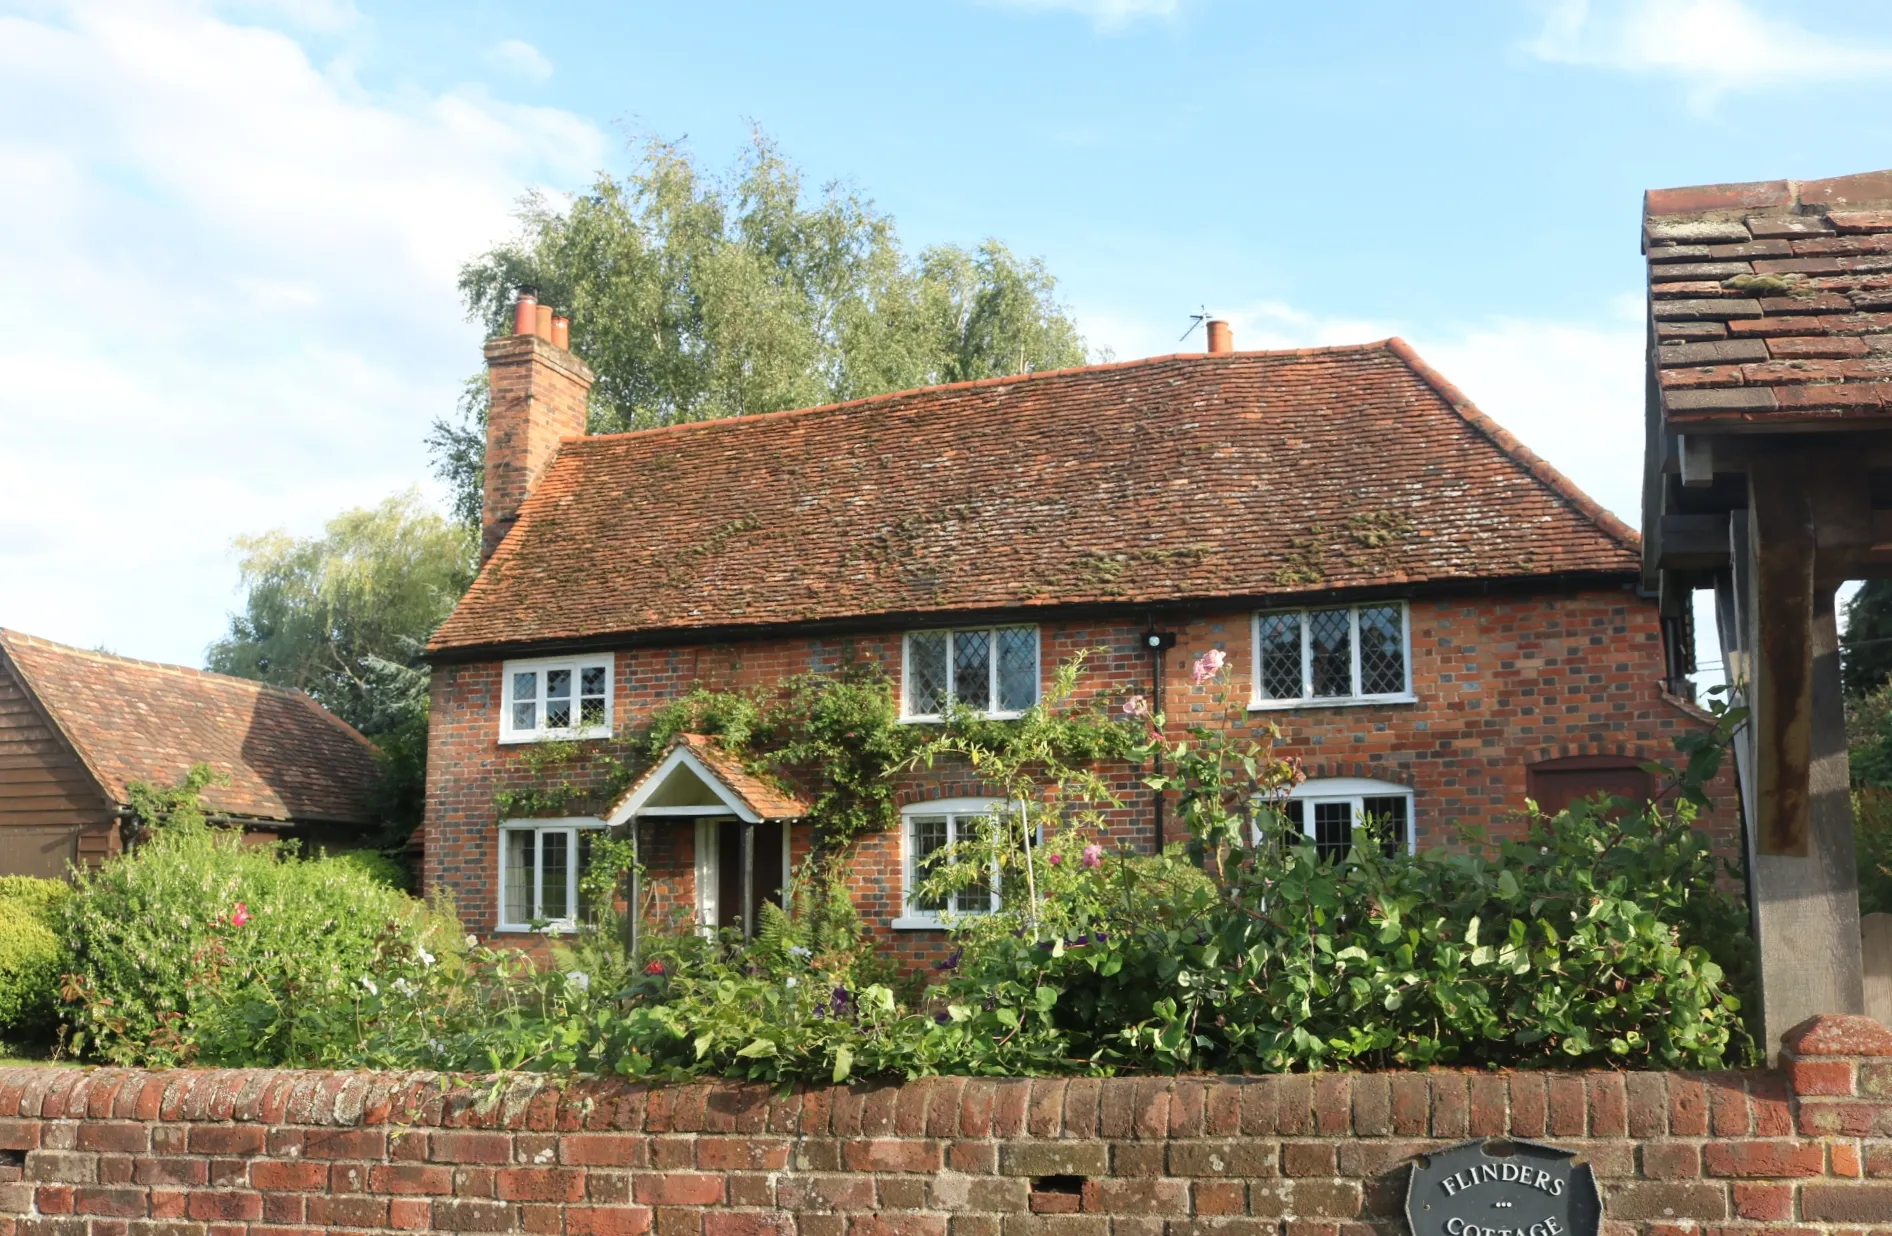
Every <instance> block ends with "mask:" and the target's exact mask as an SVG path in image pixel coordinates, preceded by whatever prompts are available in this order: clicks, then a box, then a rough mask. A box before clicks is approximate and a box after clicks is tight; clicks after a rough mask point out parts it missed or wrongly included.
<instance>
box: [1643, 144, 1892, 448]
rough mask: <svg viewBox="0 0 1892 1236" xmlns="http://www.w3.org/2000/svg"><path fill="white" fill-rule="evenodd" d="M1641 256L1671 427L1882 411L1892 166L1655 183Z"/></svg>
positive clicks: (1885, 405)
mask: <svg viewBox="0 0 1892 1236" xmlns="http://www.w3.org/2000/svg"><path fill="white" fill-rule="evenodd" d="M1643 252H1644V253H1645V254H1646V255H1647V256H1648V259H1649V297H1650V299H1649V305H1650V314H1651V316H1652V319H1653V326H1652V338H1653V340H1654V343H1653V345H1652V348H1651V355H1650V361H1651V363H1652V365H1653V366H1654V368H1655V371H1656V373H1657V375H1658V384H1659V388H1660V390H1661V392H1662V405H1663V411H1664V413H1665V414H1666V416H1667V418H1668V420H1669V422H1670V423H1671V424H1672V425H1674V426H1675V427H1677V428H1683V427H1686V426H1689V425H1714V426H1716V427H1718V428H1727V429H1769V428H1776V427H1779V426H1781V425H1785V424H1802V425H1804V424H1807V423H1809V422H1812V421H1818V422H1834V421H1884V420H1885V419H1886V418H1887V417H1889V416H1892V171H1886V172H1867V173H1865V174H1863V175H1858V176H1842V177H1838V178H1837V179H1833V180H1808V181H1792V180H1769V181H1760V182H1756V183H1753V184H1731V185H1701V186H1698V187H1696V188H1690V189H1657V190H1652V191H1650V192H1649V193H1648V194H1647V195H1646V196H1645V197H1644V199H1643Z"/></svg>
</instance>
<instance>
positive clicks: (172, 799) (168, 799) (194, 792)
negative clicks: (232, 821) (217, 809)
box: [125, 763, 230, 843]
mask: <svg viewBox="0 0 1892 1236" xmlns="http://www.w3.org/2000/svg"><path fill="white" fill-rule="evenodd" d="M229 781H230V778H229V777H227V776H225V775H224V774H222V773H220V772H218V771H217V770H216V769H214V768H212V767H211V766H210V765H208V764H201V763H200V764H192V765H191V766H190V768H189V769H188V770H187V771H186V772H185V773H184V778H183V780H181V781H179V782H178V783H177V784H176V785H158V784H155V783H153V782H150V781H132V782H129V783H127V784H126V786H125V796H126V797H127V798H128V799H130V800H131V802H130V806H131V820H130V823H129V827H128V828H127V829H126V832H127V834H128V840H130V841H132V842H134V843H136V842H140V841H143V840H145V839H147V838H149V837H150V836H151V835H152V834H153V833H158V832H164V831H167V830H170V829H173V828H204V827H207V824H208V817H206V816H205V814H204V805H203V802H202V797H201V796H202V794H203V792H204V791H205V790H206V789H208V788H209V787H210V786H213V785H227V784H228V783H229Z"/></svg>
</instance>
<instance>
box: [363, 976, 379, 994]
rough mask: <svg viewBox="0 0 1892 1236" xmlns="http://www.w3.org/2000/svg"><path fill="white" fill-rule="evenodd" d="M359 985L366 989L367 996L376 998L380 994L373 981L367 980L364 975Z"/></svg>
mask: <svg viewBox="0 0 1892 1236" xmlns="http://www.w3.org/2000/svg"><path fill="white" fill-rule="evenodd" d="M361 985H362V986H363V987H364V988H366V989H367V991H368V994H369V995H371V996H378V995H380V994H381V989H380V988H379V987H376V986H375V985H374V980H373V979H371V978H369V977H368V976H367V975H365V974H364V975H362V976H361Z"/></svg>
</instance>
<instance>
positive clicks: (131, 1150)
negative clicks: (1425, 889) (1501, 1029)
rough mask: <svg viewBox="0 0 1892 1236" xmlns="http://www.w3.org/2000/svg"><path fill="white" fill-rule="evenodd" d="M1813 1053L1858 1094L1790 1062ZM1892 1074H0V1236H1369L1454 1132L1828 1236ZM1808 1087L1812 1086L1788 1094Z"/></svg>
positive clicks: (1767, 1225) (1829, 1037) (1806, 1041)
mask: <svg viewBox="0 0 1892 1236" xmlns="http://www.w3.org/2000/svg"><path fill="white" fill-rule="evenodd" d="M1875 1036H1876V1037H1875ZM1822 1052H1832V1053H1840V1052H1846V1053H1857V1054H1854V1055H1844V1056H1841V1055H1819V1053H1822ZM1815 1058H1818V1059H1821V1060H1826V1061H1833V1060H1836V1059H1837V1060H1842V1061H1844V1062H1845V1063H1846V1064H1848V1066H1849V1069H1848V1076H1850V1077H1851V1078H1853V1079H1854V1081H1853V1083H1852V1084H1850V1085H1847V1086H1846V1087H1844V1088H1843V1089H1840V1088H1839V1087H1837V1086H1836V1085H1835V1084H1834V1083H1833V1081H1832V1076H1833V1075H1832V1073H1831V1072H1830V1071H1827V1072H1822V1071H1819V1070H1812V1071H1804V1070H1802V1071H1796V1069H1795V1066H1796V1065H1804V1064H1806V1063H1808V1062H1809V1061H1810V1060H1812V1059H1815ZM1888 1058H1892V1036H1888V1035H1886V1033H1885V1032H1884V1031H1883V1030H1882V1029H1880V1028H1878V1027H1876V1026H1874V1025H1873V1024H1872V1023H1867V1022H1865V1020H1864V1019H1861V1018H1831V1019H1823V1021H1822V1023H1821V1025H1820V1026H1816V1027H1815V1028H1814V1029H1813V1030H1812V1031H1809V1032H1807V1033H1803V1034H1801V1035H1800V1036H1799V1037H1798V1038H1797V1039H1795V1038H1791V1037H1790V1040H1789V1044H1788V1051H1787V1052H1786V1053H1785V1056H1784V1059H1785V1063H1786V1068H1785V1070H1784V1071H1783V1072H1782V1073H1709V1074H1684V1073H1674V1074H1662V1073H1641V1074H1621V1073H1593V1074H1568V1073H1566V1074H1534V1073H1466V1072H1455V1071H1438V1072H1431V1073H1403V1074H1357V1075H1349V1074H1319V1075H1314V1076H1305V1075H1303V1076H1276V1077H1249V1078H1242V1077H1234V1078H1221V1077H1185V1078H1162V1077H1144V1078H1138V1077H1128V1078H1112V1079H1105V1080H1097V1079H1072V1080H1067V1079H1056V1078H1053V1079H1033V1080H1017V1079H1005V1080H994V1079H972V1078H933V1079H927V1080H924V1081H916V1082H910V1083H907V1084H905V1085H891V1084H888V1085H877V1084H869V1085H855V1086H845V1087H826V1086H819V1087H800V1088H794V1089H790V1090H781V1089H777V1088H772V1087H767V1086H761V1085H744V1084H741V1083H734V1082H711V1083H699V1084H690V1085H677V1086H667V1087H666V1086H658V1087H650V1086H644V1085H638V1084H632V1083H628V1082H621V1081H610V1080H602V1079H578V1080H570V1081H563V1082H561V1081H556V1080H552V1079H545V1078H532V1077H524V1078H518V1079H514V1080H512V1081H509V1082H507V1083H506V1084H504V1085H502V1086H500V1087H498V1088H497V1089H495V1088H494V1087H493V1086H492V1085H491V1084H490V1083H489V1082H486V1081H483V1080H482V1079H478V1078H474V1079H461V1078H448V1077H443V1076H440V1075H435V1074H384V1075H377V1074H361V1073H357V1074H341V1073H299V1072H273V1071H227V1072H216V1071H177V1072H168V1073H142V1072H127V1071H121V1070H110V1069H99V1070H78V1069H57V1068H14V1069H0V1150H5V1151H7V1152H8V1153H9V1155H10V1156H11V1158H10V1159H5V1160H0V1236H130V1234H131V1233H149V1234H150V1236H158V1234H159V1233H164V1234H165V1236H291V1234H292V1233H295V1232H311V1231H314V1230H317V1229H322V1228H349V1229H355V1230H361V1229H370V1230H382V1231H403V1232H424V1231H453V1232H528V1233H539V1234H542V1236H651V1234H652V1233H655V1234H656V1236H1210V1234H1211V1233H1221V1234H1223V1236H1301V1234H1304V1233H1317V1232H1318V1233H1322V1234H1324V1236H1371V1234H1372V1233H1381V1232H1384V1233H1393V1232H1397V1231H1401V1230H1403V1227H1402V1226H1401V1222H1400V1220H1399V1214H1400V1210H1401V1206H1402V1205H1403V1200H1404V1196H1405V1186H1406V1175H1407V1170H1408V1167H1409V1165H1410V1164H1411V1162H1412V1161H1413V1159H1414V1157H1415V1156H1417V1155H1420V1154H1423V1153H1425V1152H1426V1151H1428V1150H1431V1149H1436V1148H1438V1147H1440V1146H1443V1145H1448V1144H1451V1143H1454V1142H1457V1141H1459V1140H1462V1139H1464V1138H1465V1137H1467V1136H1516V1137H1530V1138H1536V1139H1544V1140H1549V1141H1551V1142H1553V1143H1554V1144H1557V1145H1560V1146H1563V1147H1566V1148H1568V1149H1570V1150H1572V1151H1574V1152H1575V1153H1577V1154H1578V1155H1580V1156H1581V1157H1582V1158H1583V1159H1584V1160H1586V1161H1587V1162H1588V1163H1589V1164H1590V1165H1591V1167H1592V1168H1593V1170H1594V1171H1595V1173H1596V1175H1597V1179H1598V1183H1599V1185H1600V1187H1601V1189H1602V1192H1603V1196H1604V1219H1605V1223H1604V1228H1603V1230H1604V1232H1605V1233H1606V1236H1680V1234H1681V1233H1683V1232H1695V1231H1701V1230H1708V1229H1712V1230H1713V1231H1715V1232H1717V1233H1722V1234H1724V1236H1738V1234H1740V1233H1747V1232H1753V1233H1760V1232H1779V1231H1788V1230H1791V1231H1793V1232H1796V1233H1804V1234H1806V1236H1815V1234H1822V1236H1838V1234H1840V1233H1851V1232H1861V1231H1877V1230H1887V1228H1888V1226H1892V1095H1888V1094H1886V1093H1885V1089H1886V1087H1884V1086H1883V1085H1882V1084H1880V1081H1879V1072H1878V1071H1879V1070H1881V1069H1883V1068H1884V1067H1886V1060H1887V1059H1888ZM1803 1072H1804V1073H1805V1075H1809V1076H1819V1077H1821V1079H1822V1080H1821V1084H1820V1086H1819V1087H1818V1089H1817V1090H1816V1092H1814V1093H1811V1094H1806V1093H1795V1092H1794V1091H1793V1090H1791V1089H1790V1088H1789V1086H1788V1084H1787V1079H1788V1078H1791V1077H1793V1076H1798V1075H1802V1073H1803ZM1860 1079H1865V1080H1860ZM9 1163H12V1164H17V1166H8V1164H9ZM1704 1225H1705V1226H1704Z"/></svg>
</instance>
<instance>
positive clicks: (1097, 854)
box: [1084, 844, 1104, 867]
mask: <svg viewBox="0 0 1892 1236" xmlns="http://www.w3.org/2000/svg"><path fill="white" fill-rule="evenodd" d="M1084 865H1085V866H1086V867H1101V866H1103V865H1104V847H1103V846H1101V845H1096V844H1091V845H1087V846H1085V847H1084Z"/></svg>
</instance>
